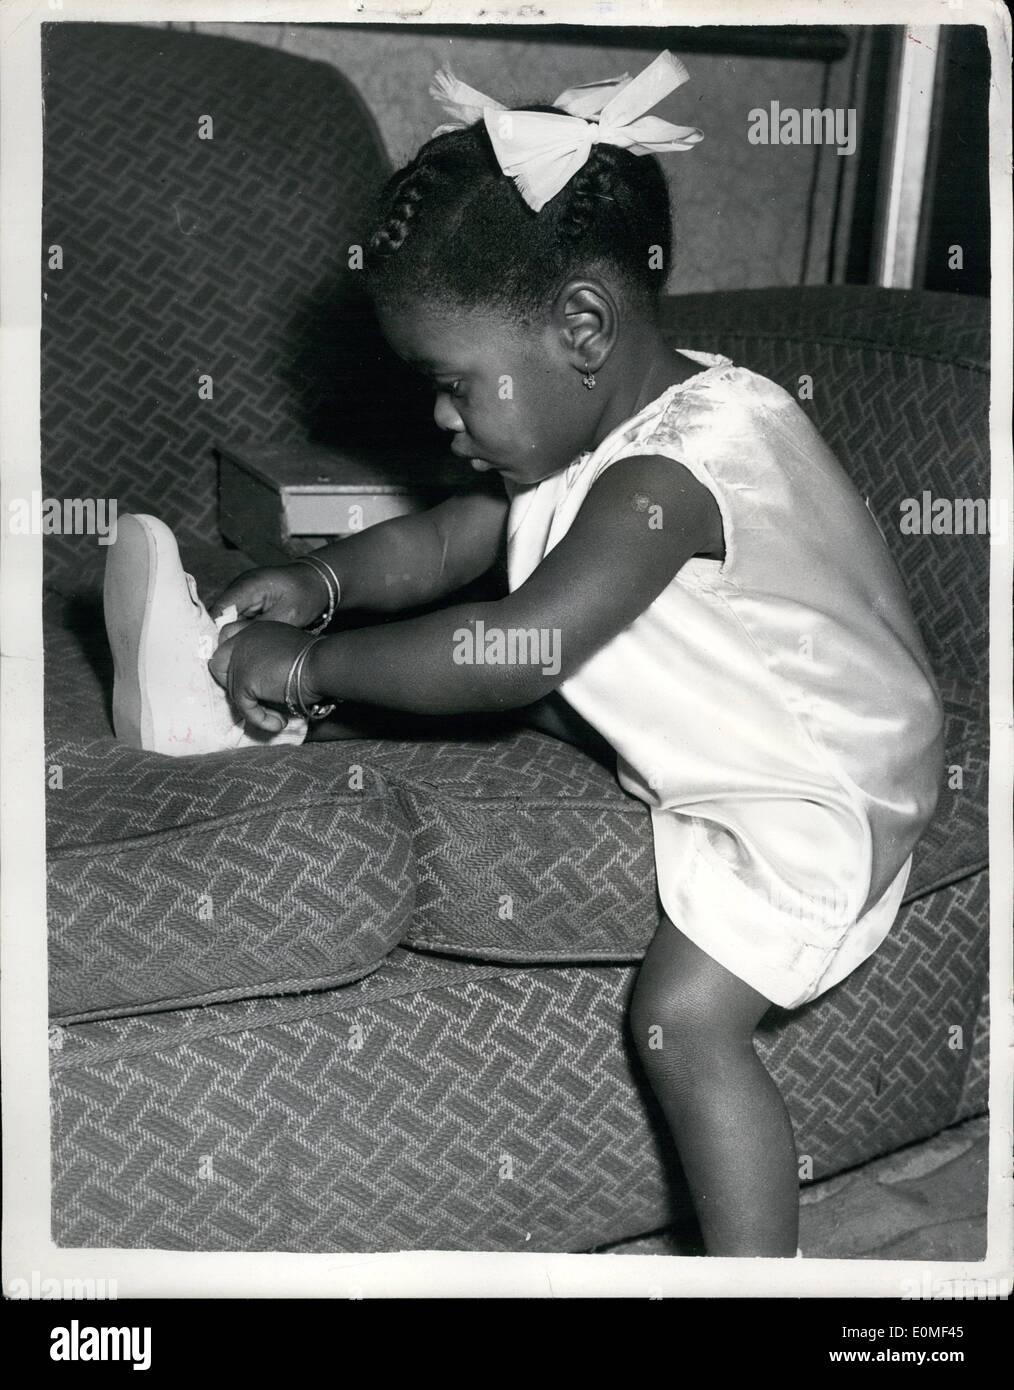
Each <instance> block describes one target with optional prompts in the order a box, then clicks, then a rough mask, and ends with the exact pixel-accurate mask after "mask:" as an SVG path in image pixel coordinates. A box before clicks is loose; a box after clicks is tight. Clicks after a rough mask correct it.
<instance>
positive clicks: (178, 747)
mask: <svg viewBox="0 0 1014 1390" xmlns="http://www.w3.org/2000/svg"><path fill="white" fill-rule="evenodd" d="M102 601H103V607H104V610H105V619H106V634H107V636H108V638H109V645H110V647H111V649H112V653H113V728H114V729H115V731H116V737H117V738H118V739H119V740H120V741H121V742H122V743H129V744H130V745H131V746H132V747H134V748H146V749H148V750H149V751H150V752H153V753H167V754H168V755H169V756H170V757H186V756H189V755H190V754H194V753H219V752H222V751H223V750H224V749H228V748H251V747H255V746H261V745H266V744H275V743H302V742H303V740H304V739H305V738H306V728H307V725H306V720H305V719H290V720H289V723H288V724H287V726H286V727H285V728H284V729H283V730H282V731H281V732H280V733H277V734H266V733H262V732H261V731H260V730H253V731H247V729H246V727H245V725H244V722H243V718H242V716H241V715H239V714H238V713H237V712H236V711H235V710H234V709H233V707H232V705H231V704H230V703H229V699H228V696H227V695H226V693H225V691H224V690H223V689H222V687H221V686H220V685H218V684H217V682H216V681H215V680H214V679H213V678H212V675H211V672H210V671H209V670H208V660H209V658H210V657H211V656H212V654H213V653H214V651H215V648H216V647H217V646H218V633H219V627H220V626H224V625H225V623H226V622H227V621H228V619H227V618H226V617H223V618H222V619H220V620H219V623H218V624H216V623H215V621H214V620H213V619H212V618H211V617H209V615H208V611H207V609H206V608H205V607H204V604H203V603H202V602H201V600H200V599H199V598H198V595H197V585H196V584H195V583H194V580H193V578H192V577H191V576H190V575H189V574H186V573H185V572H184V569H183V566H182V564H181V563H180V553H179V550H178V548H177V545H176V538H175V536H174V535H173V533H172V532H171V531H170V530H169V527H168V526H166V525H165V524H164V523H163V522H161V521H159V520H158V519H157V518H156V517H153V516H137V515H127V516H122V517H120V519H119V521H118V522H117V527H116V540H115V541H114V543H113V544H112V545H111V546H110V547H109V550H108V551H107V554H106V575H105V584H104V586H103V591H102Z"/></svg>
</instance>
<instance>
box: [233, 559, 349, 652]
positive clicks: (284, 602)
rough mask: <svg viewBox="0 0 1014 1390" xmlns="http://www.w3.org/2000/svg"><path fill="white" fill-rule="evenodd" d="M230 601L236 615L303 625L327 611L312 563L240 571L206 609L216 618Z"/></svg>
mask: <svg viewBox="0 0 1014 1390" xmlns="http://www.w3.org/2000/svg"><path fill="white" fill-rule="evenodd" d="M230 604H235V606H236V616H237V617H238V618H257V619H261V620H264V621H267V622H272V623H288V624H290V625H291V626H292V627H306V626H307V624H308V623H313V622H316V621H317V619H319V618H321V617H322V616H323V615H324V613H325V612H326V611H327V604H328V591H327V585H326V584H325V582H324V579H323V577H322V576H321V575H320V574H318V573H317V571H316V570H315V569H314V567H313V566H312V565H278V566H271V567H268V568H264V569H256V570H247V572H246V573H245V574H241V575H240V576H239V578H238V579H234V580H233V581H232V583H231V584H230V585H229V587H228V588H227V589H225V590H223V592H222V593H220V594H219V596H218V598H216V599H215V602H214V603H213V604H212V605H211V607H210V608H209V609H208V612H209V613H210V614H211V616H212V617H213V618H218V617H220V616H221V615H222V613H223V612H224V611H225V609H226V608H228V607H229V605H230ZM220 650H221V649H220Z"/></svg>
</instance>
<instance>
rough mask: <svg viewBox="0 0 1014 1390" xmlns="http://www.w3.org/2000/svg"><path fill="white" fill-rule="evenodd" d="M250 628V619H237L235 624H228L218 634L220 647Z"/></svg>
mask: <svg viewBox="0 0 1014 1390" xmlns="http://www.w3.org/2000/svg"><path fill="white" fill-rule="evenodd" d="M249 626H250V620H249V619H248V618H247V619H244V618H237V620H236V621H235V622H234V623H226V625H225V627H223V628H222V631H221V632H220V633H219V634H218V641H219V645H220V646H221V644H222V643H223V642H228V641H230V640H231V639H232V638H233V637H236V636H238V635H239V633H241V632H242V631H243V629H244V628H245V627H249Z"/></svg>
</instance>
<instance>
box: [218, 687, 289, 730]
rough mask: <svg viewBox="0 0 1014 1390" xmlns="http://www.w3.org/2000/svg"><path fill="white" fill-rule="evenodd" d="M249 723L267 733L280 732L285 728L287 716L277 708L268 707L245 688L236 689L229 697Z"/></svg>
mask: <svg viewBox="0 0 1014 1390" xmlns="http://www.w3.org/2000/svg"><path fill="white" fill-rule="evenodd" d="M229 698H230V699H231V700H232V703H233V704H234V705H235V707H236V709H237V710H239V712H240V714H241V715H242V716H243V718H244V720H245V721H246V722H247V724H250V725H251V726H252V727H253V728H255V729H261V730H263V732H264V733H266V734H279V733H281V731H282V730H283V729H284V728H285V722H286V721H285V717H284V715H281V714H279V713H278V711H277V710H274V709H267V708H266V707H265V706H264V705H262V704H260V702H259V701H257V700H255V699H254V697H253V696H252V695H249V694H247V692H246V691H245V690H238V691H235V692H234V693H233V694H231V695H230V697H229Z"/></svg>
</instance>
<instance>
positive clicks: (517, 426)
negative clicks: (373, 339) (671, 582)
mask: <svg viewBox="0 0 1014 1390" xmlns="http://www.w3.org/2000/svg"><path fill="white" fill-rule="evenodd" d="M377 313H378V318H379V320H380V326H381V328H382V330H383V333H384V336H385V338H386V339H387V341H388V342H389V343H390V344H391V347H392V348H393V349H394V351H395V352H396V353H398V355H399V357H402V358H403V359H404V360H405V361H406V362H408V363H409V364H410V365H411V366H413V367H416V368H417V369H418V370H419V371H422V372H423V373H424V374H425V375H426V376H428V377H429V378H430V380H431V381H432V383H433V388H434V390H435V392H436V402H435V404H434V408H433V418H434V419H435V420H436V423H437V424H438V425H439V426H440V428H441V429H443V430H447V431H448V433H449V434H451V436H452V439H451V445H450V447H451V452H452V453H454V454H456V455H457V456H458V457H459V458H463V459H468V460H471V461H472V466H473V467H474V468H476V469H477V470H479V471H480V472H486V471H487V470H488V469H490V468H493V469H496V471H497V472H499V473H501V474H503V476H504V477H505V478H509V479H510V480H511V481H512V482H515V483H518V484H521V485H525V484H528V483H535V482H539V481H541V479H543V478H548V477H549V476H550V475H551V474H553V473H558V472H559V471H560V470H561V469H563V468H566V467H567V465H568V464H569V463H571V462H572V461H573V460H574V458H576V456H577V455H578V454H579V453H581V452H582V451H583V450H584V449H585V448H587V447H588V441H589V440H590V439H591V436H592V435H593V434H594V431H595V423H596V418H597V415H598V413H599V412H598V410H597V409H596V403H595V402H593V401H592V400H590V399H589V397H590V396H592V394H593V393H591V392H589V391H586V390H585V389H584V388H583V387H582V385H581V377H580V375H579V373H578V372H576V371H575V369H574V366H573V363H572V361H569V360H567V358H566V355H565V353H564V352H563V350H562V348H561V346H560V344H559V338H558V334H557V333H555V332H554V331H553V328H552V325H551V324H549V323H547V324H545V325H544V326H540V325H538V324H534V325H532V326H530V327H525V326H521V325H517V324H515V323H513V322H511V320H510V319H508V318H507V317H505V316H504V315H502V314H500V313H497V312H495V311H493V310H487V309H475V310H472V309H467V308H444V307H441V308H435V307H434V306H433V305H432V304H429V303H426V302H423V301H417V302H413V303H412V304H410V305H407V306H406V305H402V306H401V307H399V308H397V309H385V308H383V307H382V306H378V310H377Z"/></svg>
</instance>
